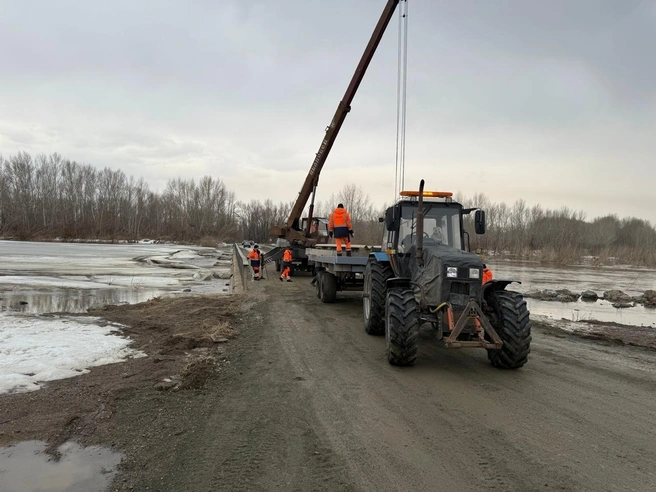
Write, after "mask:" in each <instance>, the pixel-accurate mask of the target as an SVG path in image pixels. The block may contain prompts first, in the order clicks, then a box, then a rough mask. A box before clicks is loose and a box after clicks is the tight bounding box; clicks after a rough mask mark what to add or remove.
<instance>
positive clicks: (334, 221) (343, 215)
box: [328, 207, 353, 238]
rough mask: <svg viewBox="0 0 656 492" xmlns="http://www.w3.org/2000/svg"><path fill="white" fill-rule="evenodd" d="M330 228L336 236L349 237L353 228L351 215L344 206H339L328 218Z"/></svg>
mask: <svg viewBox="0 0 656 492" xmlns="http://www.w3.org/2000/svg"><path fill="white" fill-rule="evenodd" d="M328 230H329V231H333V233H334V234H335V238H338V237H340V238H344V237H345V238H348V236H349V232H350V231H352V230H353V225H352V224H351V216H350V215H349V213H348V212H347V211H346V209H345V208H343V207H337V208H336V209H335V210H334V211H333V213H332V214H330V219H329V220H328Z"/></svg>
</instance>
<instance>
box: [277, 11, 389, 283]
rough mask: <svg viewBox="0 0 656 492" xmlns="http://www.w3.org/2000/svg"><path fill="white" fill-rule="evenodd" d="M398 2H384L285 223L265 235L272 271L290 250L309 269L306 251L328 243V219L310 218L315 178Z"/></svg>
mask: <svg viewBox="0 0 656 492" xmlns="http://www.w3.org/2000/svg"><path fill="white" fill-rule="evenodd" d="M399 1H400V0H388V1H387V4H386V5H385V8H384V9H383V12H382V14H381V16H380V18H379V19H378V23H377V24H376V27H375V28H374V32H373V33H372V35H371V38H370V39H369V42H368V43H367V46H366V48H365V50H364V53H363V54H362V57H361V58H360V62H359V63H358V66H357V68H356V69H355V73H354V74H353V77H352V78H351V82H350V83H349V85H348V87H347V88H346V92H345V93H344V97H343V98H342V100H341V101H340V102H339V104H338V106H337V110H336V111H335V115H334V116H333V119H332V120H331V122H330V125H328V126H327V127H326V129H325V135H324V137H323V140H322V141H321V145H320V146H319V150H318V152H317V153H316V155H315V157H314V161H313V162H312V165H311V166H310V171H309V172H308V174H307V176H306V178H305V182H304V183H303V186H302V187H301V191H300V192H299V194H298V197H297V198H296V201H295V202H294V205H293V206H292V210H291V212H290V214H289V218H288V219H287V222H286V223H285V224H284V225H283V226H276V227H272V228H271V230H270V231H269V234H270V235H271V236H272V237H275V238H276V248H274V249H272V250H271V251H270V252H269V253H268V254H267V255H265V258H264V264H267V263H269V262H271V261H275V262H276V269H277V270H279V269H280V259H281V257H282V255H283V252H284V249H285V248H291V249H292V254H293V256H294V262H295V264H296V266H297V267H300V268H301V269H304V270H307V269H310V268H311V269H313V270H314V266H313V265H312V264H311V262H309V261H308V256H307V254H306V248H310V247H313V246H316V245H321V244H326V243H328V220H327V219H326V218H325V217H314V202H315V198H316V194H317V186H318V184H319V175H320V174H321V170H322V169H323V165H324V163H325V162H326V159H327V158H328V155H329V154H330V150H331V149H332V147H333V144H334V143H335V140H336V139H337V135H338V134H339V131H340V129H341V128H342V124H343V123H344V120H345V119H346V115H347V114H348V113H349V111H351V103H352V102H353V98H354V97H355V94H356V92H357V90H358V87H360V83H361V82H362V80H363V78H364V75H365V73H366V71H367V68H368V67H369V63H370V62H371V60H372V58H373V56H374V53H375V52H376V49H377V48H378V45H379V44H380V41H381V39H382V38H383V34H384V33H385V30H386V29H387V26H388V25H389V22H390V20H391V19H392V16H393V15H394V11H395V10H396V7H397V5H398V4H399ZM310 198H311V200H310ZM308 200H310V207H309V209H308V215H307V217H304V218H301V217H302V214H303V210H304V209H305V206H306V205H307V202H308Z"/></svg>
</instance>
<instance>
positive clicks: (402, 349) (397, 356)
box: [385, 289, 419, 366]
mask: <svg viewBox="0 0 656 492" xmlns="http://www.w3.org/2000/svg"><path fill="white" fill-rule="evenodd" d="M385 311H386V323H385V325H386V326H385V340H386V345H387V362H389V363H390V364H392V365H393V366H413V365H414V364H415V362H417V352H418V346H419V316H418V315H417V301H416V300H415V294H414V292H413V291H412V289H392V290H389V291H387V298H386V302H385Z"/></svg>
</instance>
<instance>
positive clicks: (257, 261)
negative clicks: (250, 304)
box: [248, 244, 262, 280]
mask: <svg viewBox="0 0 656 492" xmlns="http://www.w3.org/2000/svg"><path fill="white" fill-rule="evenodd" d="M248 259H249V260H250V262H251V267H252V268H253V280H260V279H261V278H262V277H261V275H260V267H261V266H262V252H261V251H260V247H259V246H258V245H257V244H256V245H254V246H253V249H252V250H251V252H250V253H248Z"/></svg>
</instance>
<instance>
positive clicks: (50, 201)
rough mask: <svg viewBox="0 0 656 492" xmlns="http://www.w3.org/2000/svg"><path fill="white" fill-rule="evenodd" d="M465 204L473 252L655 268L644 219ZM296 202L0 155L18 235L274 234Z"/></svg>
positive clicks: (370, 238) (371, 222)
mask: <svg viewBox="0 0 656 492" xmlns="http://www.w3.org/2000/svg"><path fill="white" fill-rule="evenodd" d="M456 200H457V201H459V202H460V203H462V204H463V205H465V206H466V207H474V206H476V207H480V208H482V209H484V210H485V211H486V214H487V233H486V234H485V235H482V236H477V235H476V234H474V233H473V223H472V221H473V217H472V216H467V217H466V219H465V229H466V230H468V231H469V232H470V238H471V248H472V250H478V251H487V252H495V253H496V254H504V255H514V256H519V257H533V258H536V259H540V260H546V261H558V262H572V261H576V260H577V259H579V258H581V257H582V256H585V255H589V256H594V257H597V258H599V261H600V262H607V261H609V260H610V259H613V258H617V259H619V260H620V261H625V262H627V263H631V264H635V265H656V229H654V227H652V226H651V224H650V223H649V222H647V221H644V220H640V219H636V218H625V219H620V218H618V217H617V216H615V215H610V216H606V217H600V218H595V219H594V220H592V221H586V220H585V214H584V213H583V212H580V211H574V210H570V209H567V208H562V209H560V210H549V209H544V208H542V207H541V206H540V205H535V206H532V207H529V206H528V205H527V204H526V202H525V201H524V200H517V201H516V202H515V203H513V204H512V205H508V204H506V203H494V202H492V201H491V200H490V199H489V198H488V197H486V196H485V195H483V194H477V195H474V196H473V197H471V198H467V197H463V196H456ZM338 203H343V204H344V206H345V207H346V208H347V210H348V211H349V213H350V215H351V218H352V221H353V228H354V230H355V241H356V242H358V243H364V244H379V243H380V240H381V237H382V228H383V226H382V224H380V223H379V222H378V218H379V217H382V216H383V215H384V211H385V207H377V206H375V205H373V204H372V202H371V198H370V195H369V194H368V193H366V191H365V190H363V189H362V188H361V187H360V186H357V185H354V184H347V185H345V186H344V187H343V188H342V189H341V190H339V191H337V192H336V193H333V194H332V195H330V198H329V199H327V200H324V201H319V202H318V203H317V204H316V207H315V216H322V217H328V216H329V214H330V213H331V212H332V210H333V209H334V208H335V206H336V205H337V204H338ZM292 205H293V202H291V201H290V202H280V203H274V202H272V201H271V200H264V201H259V200H253V201H250V202H248V203H244V202H239V201H237V199H236V197H235V194H234V193H233V192H232V191H230V190H228V189H227V188H226V186H225V184H224V183H223V182H222V181H221V180H220V179H217V178H212V177H210V176H205V177H203V178H202V179H201V180H200V181H198V182H195V181H194V180H193V179H192V180H183V179H172V180H169V182H168V183H167V185H166V187H165V189H164V190H163V191H162V192H155V191H151V190H150V189H149V187H148V184H147V183H146V182H145V181H144V180H143V179H138V180H135V179H134V178H133V177H129V178H128V177H127V176H126V175H125V174H124V173H123V172H122V171H120V170H111V169H109V168H105V169H102V170H99V169H97V168H94V167H92V166H90V165H87V164H80V163H77V162H75V161H70V160H66V159H63V158H62V156H60V155H59V154H51V155H49V156H46V155H41V154H40V155H37V156H35V157H34V158H32V156H30V155H29V154H27V153H25V152H20V153H18V154H17V155H14V156H10V157H9V158H6V159H5V158H3V157H2V156H0V237H14V238H17V239H53V238H62V239H91V238H94V239H107V240H118V239H127V240H137V239H142V238H153V239H160V240H173V241H188V242H193V241H196V242H197V241H200V242H201V243H202V242H204V241H205V242H207V243H208V244H209V245H213V244H216V242H218V241H226V242H232V241H238V240H241V239H253V240H255V241H258V242H265V241H268V240H270V239H271V238H270V237H269V230H270V228H271V227H272V226H276V225H282V224H283V223H284V222H285V221H286V220H287V218H288V214H289V212H290V210H291V207H292Z"/></svg>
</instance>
